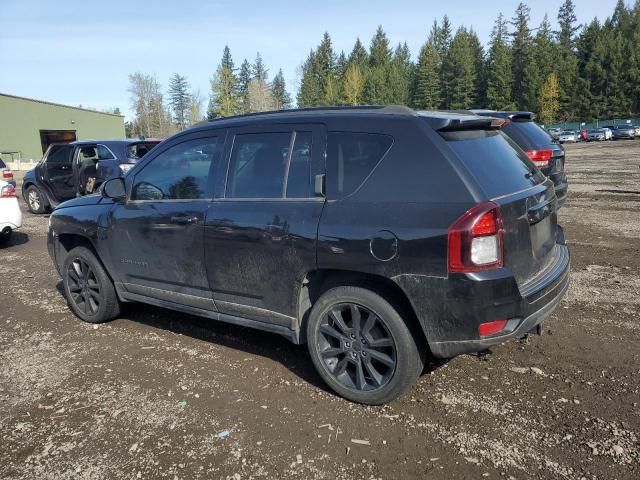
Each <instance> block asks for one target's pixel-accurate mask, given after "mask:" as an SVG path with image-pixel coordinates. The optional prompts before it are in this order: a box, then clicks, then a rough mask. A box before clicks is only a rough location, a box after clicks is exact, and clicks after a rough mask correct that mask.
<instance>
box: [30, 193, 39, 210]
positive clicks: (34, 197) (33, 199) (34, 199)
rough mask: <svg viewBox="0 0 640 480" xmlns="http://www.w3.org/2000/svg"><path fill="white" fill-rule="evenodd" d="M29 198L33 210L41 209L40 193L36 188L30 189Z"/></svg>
mask: <svg viewBox="0 0 640 480" xmlns="http://www.w3.org/2000/svg"><path fill="white" fill-rule="evenodd" d="M28 200H29V206H30V207H31V209H32V210H39V209H40V195H38V192H36V191H35V190H30V191H29V196H28Z"/></svg>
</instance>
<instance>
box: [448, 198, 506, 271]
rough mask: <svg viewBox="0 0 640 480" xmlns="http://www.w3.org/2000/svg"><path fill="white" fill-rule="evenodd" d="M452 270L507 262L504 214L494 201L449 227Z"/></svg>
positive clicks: (480, 268)
mask: <svg viewBox="0 0 640 480" xmlns="http://www.w3.org/2000/svg"><path fill="white" fill-rule="evenodd" d="M448 239H449V245H448V248H449V253H448V261H449V271H450V272H478V271H481V270H488V269H490V268H498V267H502V265H503V246H502V216H501V214H500V207H498V206H497V205H496V204H495V203H493V202H487V203H482V204H480V205H476V206H475V207H473V208H472V209H471V210H469V211H468V212H466V213H465V214H464V215H462V216H461V217H460V218H458V220H456V221H455V222H454V223H453V225H451V226H450V227H449V235H448Z"/></svg>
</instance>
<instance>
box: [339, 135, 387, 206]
mask: <svg viewBox="0 0 640 480" xmlns="http://www.w3.org/2000/svg"><path fill="white" fill-rule="evenodd" d="M392 143H393V139H392V138H391V137H389V136H387V135H379V134H370V133H350V132H349V133H348V132H329V135H328V138H327V196H328V197H329V198H331V199H336V198H343V197H346V196H347V195H350V194H351V193H353V192H354V191H355V190H356V189H357V188H358V187H360V185H362V182H364V180H365V178H367V176H368V175H369V174H370V173H371V172H372V171H373V169H374V168H375V167H376V165H377V164H378V162H380V160H381V159H382V157H383V156H384V154H385V153H387V151H388V150H389V148H390V147H391V144H392Z"/></svg>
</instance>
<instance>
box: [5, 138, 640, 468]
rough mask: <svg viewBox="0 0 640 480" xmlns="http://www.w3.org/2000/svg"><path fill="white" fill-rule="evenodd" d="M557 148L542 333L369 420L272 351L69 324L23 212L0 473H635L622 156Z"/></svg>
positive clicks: (237, 342)
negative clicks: (559, 181)
mask: <svg viewBox="0 0 640 480" xmlns="http://www.w3.org/2000/svg"><path fill="white" fill-rule="evenodd" d="M567 150H568V165H567V168H568V171H569V174H570V182H571V184H570V199H569V201H568V203H567V205H566V207H565V208H564V210H563V211H562V212H561V215H560V217H561V218H560V221H561V223H562V224H564V226H565V228H566V234H567V239H568V243H569V244H570V246H571V252H572V255H573V259H572V275H573V276H572V285H571V287H570V291H569V294H568V296H567V298H566V299H565V301H564V302H563V303H562V304H561V305H560V307H558V309H557V311H556V312H555V314H554V315H553V316H552V317H551V318H550V319H549V321H548V322H547V328H546V330H545V334H544V335H543V336H542V337H535V338H531V339H529V340H528V341H526V342H525V341H519V342H515V341H514V342H509V343H507V344H504V345H501V346H498V347H496V348H494V349H493V350H492V351H491V353H489V354H487V355H481V356H471V355H467V356H461V357H458V358H456V359H453V360H451V361H450V362H448V363H444V364H437V365H431V366H430V367H429V369H428V370H427V371H426V372H425V374H424V375H423V376H422V378H421V379H420V381H419V383H418V385H417V386H416V387H415V388H414V389H413V390H412V391H411V392H410V393H409V394H408V395H406V396H405V397H404V398H402V399H400V400H399V401H396V402H394V403H393V404H391V405H388V406H386V407H382V408H377V407H376V408H371V407H363V406H359V405H354V404H351V403H348V402H346V401H344V400H342V399H340V398H338V397H336V396H334V395H333V394H331V393H329V392H328V391H327V390H326V389H325V387H324V386H323V384H322V382H321V381H320V379H319V377H318V376H317V375H316V374H315V372H314V370H313V367H312V365H311V362H310V360H309V359H308V357H307V354H306V350H305V349H304V348H303V347H296V346H294V345H291V344H289V343H288V342H287V341H286V340H284V339H282V338H280V337H278V336H274V335H269V334H265V333H262V332H254V331H250V330H246V329H242V328H237V327H233V326H228V325H224V324H214V323H211V322H210V321H207V320H202V319H198V318H194V317H190V316H186V315H182V314H179V313H174V312H171V311H167V310H162V309H158V308H153V307H148V306H141V305H138V306H133V307H132V308H130V309H129V310H128V311H127V312H126V313H125V314H124V315H123V317H122V318H121V319H119V320H117V321H114V322H112V323H109V324H105V325H100V326H95V327H94V326H92V325H87V324H83V323H82V322H80V321H79V320H78V319H76V318H75V317H74V316H73V315H72V314H71V313H70V312H69V311H68V309H67V307H66V304H65V300H64V298H63V296H62V294H61V293H60V282H59V278H58V277H57V274H56V272H55V271H54V268H53V266H52V264H51V261H50V259H49V257H48V255H47V252H46V244H45V243H46V238H45V234H46V229H47V217H46V216H40V217H36V216H33V215H29V214H25V219H24V228H23V229H22V231H21V233H19V234H17V235H16V236H15V238H14V240H13V243H12V245H10V246H8V247H7V248H5V249H3V250H0V278H1V280H0V282H1V288H0V478H3V479H17V478H20V479H34V478H38V479H56V480H57V479H66V478H69V479H71V478H73V479H104V478H127V479H129V478H131V479H135V478H168V479H175V478H177V479H197V478H202V479H218V478H220V479H233V480H236V479H249V478H300V479H312V478H313V479H377V478H383V479H398V478H428V479H442V478H469V479H477V478H501V477H502V478H505V479H509V478H516V479H523V478H576V479H581V478H585V479H595V478H598V479H637V478H640V404H639V402H640V394H639V390H640V361H639V360H640V141H635V142H631V141H630V142H615V143H613V142H611V143H607V144H599V145H592V144H588V145H576V146H569V147H568V149H567ZM23 207H24V205H23ZM23 210H25V211H26V208H25V209H23ZM225 431H228V432H229V434H228V436H226V437H224V433H222V432H225ZM221 437H224V438H221ZM352 439H359V440H366V441H368V443H369V444H362V443H354V442H352Z"/></svg>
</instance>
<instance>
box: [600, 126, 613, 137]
mask: <svg viewBox="0 0 640 480" xmlns="http://www.w3.org/2000/svg"><path fill="white" fill-rule="evenodd" d="M602 130H604V139H605V140H611V139H612V138H613V130H611V129H610V128H609V127H603V128H602Z"/></svg>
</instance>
